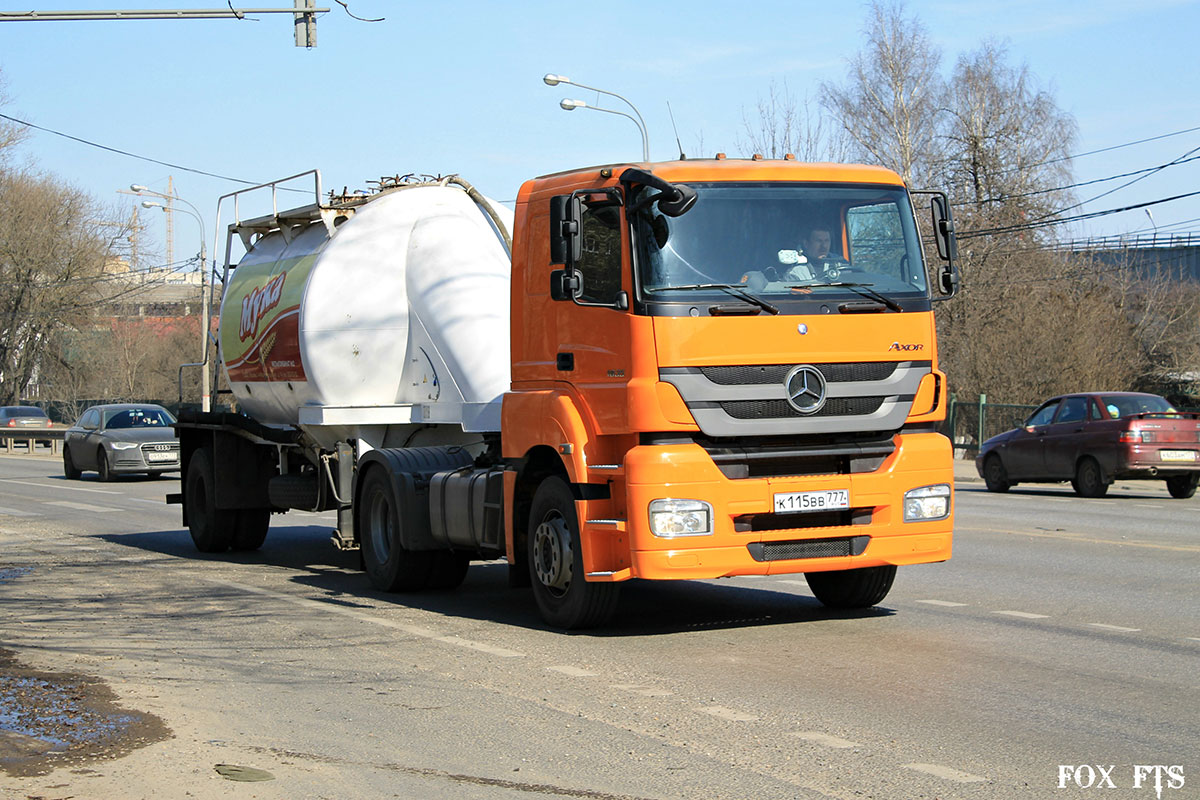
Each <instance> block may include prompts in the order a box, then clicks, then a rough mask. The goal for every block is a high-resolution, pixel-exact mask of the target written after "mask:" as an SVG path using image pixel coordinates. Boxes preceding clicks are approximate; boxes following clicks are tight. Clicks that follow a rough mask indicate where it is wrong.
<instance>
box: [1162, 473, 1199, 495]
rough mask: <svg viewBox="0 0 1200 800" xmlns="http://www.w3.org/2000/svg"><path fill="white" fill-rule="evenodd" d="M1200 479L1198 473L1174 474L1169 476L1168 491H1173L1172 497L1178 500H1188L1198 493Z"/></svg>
mask: <svg viewBox="0 0 1200 800" xmlns="http://www.w3.org/2000/svg"><path fill="white" fill-rule="evenodd" d="M1198 481H1200V474H1197V473H1192V474H1191V475H1173V476H1171V477H1170V478H1167V491H1168V492H1170V493H1171V497H1174V498H1176V499H1177V500H1186V499H1188V498H1189V497H1191V496H1192V495H1194V494H1195V493H1196V483H1197V482H1198Z"/></svg>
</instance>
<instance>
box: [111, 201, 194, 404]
mask: <svg viewBox="0 0 1200 800" xmlns="http://www.w3.org/2000/svg"><path fill="white" fill-rule="evenodd" d="M129 188H130V189H131V190H132V191H133V192H134V193H135V194H149V195H154V196H156V197H162V198H164V199H166V200H179V201H180V202H182V203H186V204H187V205H188V206H189V207H190V208H191V209H192V210H191V211H189V210H188V209H186V208H174V207H172V206H170V205H164V204H162V203H156V202H154V201H153V200H143V201H142V208H161V209H162V210H163V213H164V214H166V213H167V212H179V211H182V212H183V213H184V214H187V215H188V216H190V217H193V218H194V219H195V220H196V224H198V225H199V226H200V306H201V308H200V337H201V340H202V343H203V344H202V346H201V348H200V359H201V360H200V363H198V364H182V365H180V367H179V373H180V376H179V385H180V393H181V394H182V391H183V368H184V367H200V408H201V410H202V411H210V410H212V397H211V385H210V383H211V382H210V380H209V377H208V328H209V325H211V324H212V322H211V319H210V315H211V309H210V307H211V305H212V296H211V286H210V285H209V282H208V252H207V250H206V249H205V239H206V237H205V234H204V218H203V217H201V216H200V212H199V211H198V210H196V207H195V206H193V205H192V204H191V203H188V202H187V201H186V200H183V199H182V198H179V197H172V196H171V195H163V194H159V193H158V192H152V191H150V190H149V189H147V188H146V187H145V186H138V185H137V184H134V185H133V186H130V187H129Z"/></svg>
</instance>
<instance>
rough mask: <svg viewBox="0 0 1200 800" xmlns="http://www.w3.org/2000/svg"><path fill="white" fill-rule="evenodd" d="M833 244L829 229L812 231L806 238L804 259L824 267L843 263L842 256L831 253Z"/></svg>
mask: <svg viewBox="0 0 1200 800" xmlns="http://www.w3.org/2000/svg"><path fill="white" fill-rule="evenodd" d="M831 242H832V238H831V237H830V235H829V229H828V228H819V227H817V228H813V229H811V230H810V231H809V232H808V236H806V237H804V257H805V258H806V259H808V263H809V264H814V265H817V266H823V265H824V264H828V263H836V262H838V261H841V260H842V258H841V256H839V255H837V254H836V253H830V252H829V248H830V244H831Z"/></svg>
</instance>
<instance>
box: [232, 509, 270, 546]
mask: <svg viewBox="0 0 1200 800" xmlns="http://www.w3.org/2000/svg"><path fill="white" fill-rule="evenodd" d="M233 513H234V515H235V520H236V521H235V522H234V525H233V539H232V540H231V541H230V547H231V548H232V549H234V550H257V549H258V548H260V547H262V544H263V542H265V541H266V540H267V532H268V531H269V530H270V529H271V510H270V509H266V508H243V509H239V510H237V511H235V512H233Z"/></svg>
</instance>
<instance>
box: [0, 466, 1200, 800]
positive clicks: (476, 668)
mask: <svg viewBox="0 0 1200 800" xmlns="http://www.w3.org/2000/svg"><path fill="white" fill-rule="evenodd" d="M60 474H61V471H60V470H59V469H58V466H57V464H56V463H55V462H53V461H50V460H48V459H42V458H36V457H34V458H31V457H0V648H4V649H7V650H9V651H12V652H13V653H14V655H15V657H16V658H17V659H19V660H20V661H21V662H22V664H24V665H26V666H28V667H31V668H35V669H38V670H45V671H59V672H69V673H79V674H84V675H89V676H94V677H95V678H98V679H101V680H103V681H104V682H105V683H106V684H107V685H108V686H109V687H111V689H112V691H113V692H114V693H115V695H116V697H117V698H118V700H119V702H120V704H121V705H122V706H123V707H124V708H126V709H129V710H130V711H131V712H132V711H138V712H144V713H146V714H151V715H155V716H156V717H157V718H159V719H161V720H162V721H163V723H164V724H165V726H166V727H167V728H169V729H170V737H169V738H166V739H164V740H162V741H157V742H152V743H149V744H146V745H145V746H139V747H137V748H135V749H133V750H132V751H131V752H128V753H125V754H119V755H120V757H119V758H114V759H105V760H91V761H86V762H81V763H73V764H70V765H66V766H64V767H62V768H59V769H56V770H54V771H52V772H49V773H48V774H45V775H38V776H25V777H21V776H14V775H5V774H4V773H3V772H2V771H0V796H4V797H8V796H10V795H11V796H14V797H22V798H25V797H38V798H47V799H49V798H67V797H73V798H88V797H96V798H107V797H122V798H125V797H150V796H155V795H157V796H171V797H183V796H186V795H190V796H192V797H198V798H206V797H227V796H228V797H248V796H253V797H257V798H296V797H314V798H315V797H327V798H358V797H362V798H375V797H404V798H408V797H413V798H435V799H438V798H486V799H488V800H490V799H491V798H517V797H534V796H540V797H583V798H684V797H686V798H714V799H717V798H756V799H757V798H789V799H791V800H798V799H807V798H846V799H847V800H849V799H850V798H855V799H856V800H858V799H860V798H880V800H884V799H885V798H886V799H887V800H892V799H894V798H941V799H942V800H949V799H950V798H1045V797H1053V798H1060V797H1064V798H1073V797H1105V798H1142V797H1144V798H1151V797H1155V794H1156V792H1155V787H1154V777H1155V774H1157V775H1159V776H1160V778H1161V786H1162V792H1161V797H1162V798H1168V800H1176V799H1177V798H1188V797H1200V756H1198V747H1197V745H1198V743H1200V691H1198V688H1200V687H1198V683H1200V679H1198V677H1197V676H1198V674H1200V670H1198V669H1197V668H1198V666H1200V615H1198V614H1197V611H1198V610H1200V532H1198V530H1197V526H1196V521H1195V520H1196V510H1197V508H1198V507H1200V498H1196V499H1193V500H1183V501H1181V500H1173V499H1171V498H1170V497H1169V496H1168V495H1167V493H1166V491H1165V489H1164V488H1162V486H1161V484H1157V483H1153V484H1152V483H1144V484H1134V483H1128V484H1121V485H1120V486H1118V487H1117V488H1115V489H1114V491H1113V492H1112V493H1111V494H1110V496H1109V497H1107V498H1104V499H1093V500H1085V499H1081V498H1076V497H1075V496H1074V495H1073V494H1072V493H1071V492H1070V489H1069V487H1061V488H1060V487H1033V488H1028V489H1027V488H1026V487H1023V486H1022V487H1018V488H1017V489H1014V490H1013V491H1012V492H1010V493H1009V494H1006V495H993V494H988V493H987V492H985V491H984V490H983V486H982V484H979V483H968V482H960V483H959V484H958V486H957V489H958V491H957V495H956V500H957V514H958V515H957V525H956V541H955V554H954V558H953V559H952V560H951V561H949V562H947V563H945V564H937V565H925V566H919V567H909V568H906V569H902V570H901V571H900V573H899V575H898V578H897V581H896V586H895V588H894V589H893V590H892V593H891V594H890V595H889V597H888V598H887V599H886V600H885V601H884V603H883V604H882V605H881V606H880V607H879V608H877V609H872V610H870V611H867V612H863V613H857V614H846V613H833V612H829V611H827V610H825V609H823V608H822V607H821V606H820V605H819V604H817V603H816V601H815V600H813V599H812V598H811V596H809V595H808V592H807V586H806V585H805V584H804V580H803V577H802V576H794V577H790V578H789V577H786V576H784V577H772V578H761V579H731V580H724V581H697V582H686V583H664V584H654V583H640V582H638V583H632V584H629V585H627V586H626V587H625V591H624V593H623V595H622V602H621V606H620V610H619V612H618V616H617V618H616V619H615V621H614V623H613V625H612V626H611V627H610V628H609V629H607V630H605V631H602V632H586V633H578V634H573V635H565V634H562V633H557V632H554V631H550V630H547V629H546V628H545V627H544V626H543V625H542V624H541V622H540V619H539V618H538V616H537V613H536V611H535V609H534V606H533V600H532V597H531V596H530V595H529V594H528V592H527V591H524V590H511V589H508V588H507V586H506V575H505V569H506V568H505V567H504V566H503V565H502V564H498V563H492V564H482V565H475V566H473V567H472V570H471V573H470V574H469V575H468V578H467V580H466V582H465V583H464V585H463V586H462V587H461V588H460V589H459V590H458V591H456V592H450V593H431V594H422V595H412V596H399V595H383V594H379V593H377V592H374V591H373V590H371V589H370V588H369V585H368V583H367V581H366V579H365V577H364V576H363V575H362V573H360V572H358V571H357V569H356V567H357V563H356V562H357V557H356V556H355V555H354V554H349V553H339V552H337V551H335V550H334V549H333V548H332V547H331V546H330V545H329V541H328V535H329V526H330V525H331V524H332V519H331V515H306V514H301V513H297V512H293V513H291V514H288V515H286V516H282V517H276V518H275V519H274V521H273V523H272V533H271V535H270V537H268V539H267V543H266V544H265V545H264V547H263V549H262V550H261V551H259V552H257V553H252V554H239V555H227V556H223V557H220V558H213V557H207V556H202V555H200V554H198V553H196V552H195V551H194V549H193V548H192V546H191V542H190V540H189V538H188V536H187V534H186V532H184V531H183V530H182V529H181V527H180V525H179V510H178V508H177V507H167V506H165V505H164V504H163V502H162V501H163V498H164V496H165V495H166V494H167V493H168V492H173V491H177V490H178V488H177V487H178V481H175V480H169V479H159V480H140V479H123V480H120V481H118V482H116V483H112V484H102V483H99V482H97V481H95V480H90V478H93V477H94V476H93V475H91V474H89V475H87V476H86V478H89V479H85V480H84V481H81V482H68V481H66V480H64V479H62V478H61V477H60ZM4 713H5V711H4V708H3V707H2V706H0V727H3V723H4V719H5V717H4ZM4 745H5V740H3V739H0V763H2V758H3V755H4V753H3V748H4ZM218 764H235V765H240V766H248V767H253V768H257V769H261V770H266V771H267V772H269V773H270V774H271V775H272V776H273V777H274V779H273V780H270V781H266V782H262V783H255V784H253V786H252V787H247V786H246V785H245V784H240V783H233V782H230V781H228V780H225V779H224V778H222V777H221V776H220V775H219V774H217V772H216V771H215V769H214V767H215V766H216V765H218ZM1060 765H1069V766H1072V767H1079V766H1082V765H1099V766H1100V767H1103V770H1099V771H1097V770H1096V769H1095V768H1093V769H1091V771H1090V772H1089V771H1087V770H1083V771H1079V772H1078V773H1076V772H1074V771H1071V772H1068V773H1061V770H1060ZM1136 765H1142V766H1145V767H1152V766H1155V765H1161V766H1163V767H1177V770H1176V771H1175V772H1173V773H1169V772H1167V771H1166V770H1159V771H1158V772H1157V773H1155V772H1153V771H1151V772H1145V771H1143V775H1144V777H1143V778H1142V781H1141V786H1140V788H1135V785H1134V784H1135V766H1136ZM1104 770H1107V771H1108V772H1107V774H1108V775H1109V776H1110V778H1109V779H1108V780H1111V783H1112V788H1107V786H1106V785H1105V780H1104V779H1103V778H1102V777H1101V776H1103V775H1104V774H1105V773H1104ZM1062 774H1065V775H1066V778H1065V783H1066V787H1065V788H1059V783H1060V776H1061V775H1062ZM1076 774H1078V776H1079V778H1080V782H1081V783H1087V781H1088V779H1089V777H1091V779H1092V788H1090V789H1081V788H1079V787H1078V786H1077V785H1076V783H1075V781H1074V778H1075V776H1076ZM1172 775H1178V776H1180V777H1182V778H1183V779H1184V785H1182V786H1178V785H1176V784H1178V782H1179V781H1178V779H1174V780H1173V779H1172ZM1102 787H1103V788H1102Z"/></svg>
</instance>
